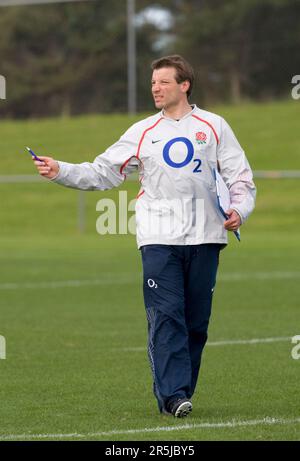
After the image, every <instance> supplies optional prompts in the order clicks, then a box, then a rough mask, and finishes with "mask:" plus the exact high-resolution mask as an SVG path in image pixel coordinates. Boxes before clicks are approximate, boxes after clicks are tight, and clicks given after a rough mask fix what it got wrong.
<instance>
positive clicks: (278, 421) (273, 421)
mask: <svg viewBox="0 0 300 461" xmlns="http://www.w3.org/2000/svg"><path fill="white" fill-rule="evenodd" d="M299 423H300V418H294V419H284V418H273V417H269V416H267V417H265V418H263V419H253V420H248V421H247V420H246V421H237V420H232V421H220V422H212V423H209V422H206V423H198V424H197V423H195V424H182V425H178V426H176V425H174V426H156V427H144V428H142V429H139V428H137V429H123V430H122V429H120V430H112V431H105V432H88V433H86V434H80V433H76V432H75V433H70V434H30V433H27V434H9V435H5V434H3V435H0V440H26V439H63V438H67V439H70V438H80V439H81V438H84V439H90V438H95V437H110V436H115V435H127V434H128V435H132V434H145V433H151V432H173V431H182V430H183V431H184V430H190V429H219V428H236V427H247V426H264V425H267V426H270V425H288V424H299Z"/></svg>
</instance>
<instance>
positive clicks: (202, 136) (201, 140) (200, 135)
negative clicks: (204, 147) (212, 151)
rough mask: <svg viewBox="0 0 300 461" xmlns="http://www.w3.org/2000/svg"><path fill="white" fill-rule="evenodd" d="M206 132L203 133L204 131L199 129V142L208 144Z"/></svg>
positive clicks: (197, 138)
mask: <svg viewBox="0 0 300 461" xmlns="http://www.w3.org/2000/svg"><path fill="white" fill-rule="evenodd" d="M206 138H207V136H206V134H205V133H203V131H198V133H196V141H197V143H198V144H206Z"/></svg>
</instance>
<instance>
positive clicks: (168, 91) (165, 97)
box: [152, 67, 189, 110]
mask: <svg viewBox="0 0 300 461" xmlns="http://www.w3.org/2000/svg"><path fill="white" fill-rule="evenodd" d="M175 76H176V69H174V67H163V68H161V69H156V70H154V71H153V74H152V95H153V99H154V103H155V107H156V108H157V109H163V108H164V109H166V110H167V109H169V108H170V107H175V106H176V105H177V104H179V103H180V102H181V101H182V100H183V99H186V91H187V89H188V88H189V82H188V81H185V82H182V83H177V82H176V79H175Z"/></svg>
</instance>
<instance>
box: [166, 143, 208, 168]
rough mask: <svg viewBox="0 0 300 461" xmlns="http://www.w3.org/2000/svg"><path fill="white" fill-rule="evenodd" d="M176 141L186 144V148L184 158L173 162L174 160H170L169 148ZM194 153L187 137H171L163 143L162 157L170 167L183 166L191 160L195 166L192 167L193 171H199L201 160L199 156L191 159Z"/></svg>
mask: <svg viewBox="0 0 300 461" xmlns="http://www.w3.org/2000/svg"><path fill="white" fill-rule="evenodd" d="M177 142H182V143H183V144H185V145H186V148H187V153H186V157H185V159H184V160H183V161H182V162H179V163H178V162H174V160H172V159H171V157H170V149H171V147H172V146H173V144H175V143H177ZM194 153H195V150H194V146H193V144H192V143H191V141H190V140H189V139H187V138H173V139H171V140H170V141H169V142H167V144H166V145H165V147H164V150H163V158H164V161H165V162H166V163H167V164H168V165H169V166H171V167H172V168H183V167H184V166H186V165H188V164H189V163H190V162H191V161H192V160H193V162H194V163H195V164H196V165H195V168H194V169H193V173H201V171H202V170H201V169H200V166H201V163H202V161H201V160H200V159H199V158H196V159H193V157H194Z"/></svg>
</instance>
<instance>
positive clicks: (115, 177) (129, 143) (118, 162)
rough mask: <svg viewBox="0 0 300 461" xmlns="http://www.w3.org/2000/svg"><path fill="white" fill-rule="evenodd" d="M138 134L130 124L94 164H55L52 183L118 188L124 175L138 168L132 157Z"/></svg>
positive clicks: (124, 177)
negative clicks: (56, 167)
mask: <svg viewBox="0 0 300 461" xmlns="http://www.w3.org/2000/svg"><path fill="white" fill-rule="evenodd" d="M139 131H140V130H139V129H138V128H136V126H135V125H133V126H132V127H131V128H129V129H128V130H127V131H126V133H124V135H123V136H121V138H120V139H119V141H117V142H116V143H115V144H113V145H112V146H110V147H109V148H108V149H107V150H106V151H105V152H104V153H103V154H100V155H98V156H97V157H96V158H95V160H94V161H93V162H84V163H80V164H73V163H66V162H62V161H58V165H59V172H58V175H57V176H56V177H55V178H53V179H52V181H53V182H56V183H57V184H61V185H63V186H66V187H71V188H75V189H82V190H106V189H112V188H113V187H117V186H119V185H120V184H121V183H122V182H123V181H124V180H125V179H126V175H127V174H130V173H132V172H133V171H135V170H137V168H138V165H139V161H138V159H137V158H136V157H135V155H136V152H137V145H138V140H139Z"/></svg>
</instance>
